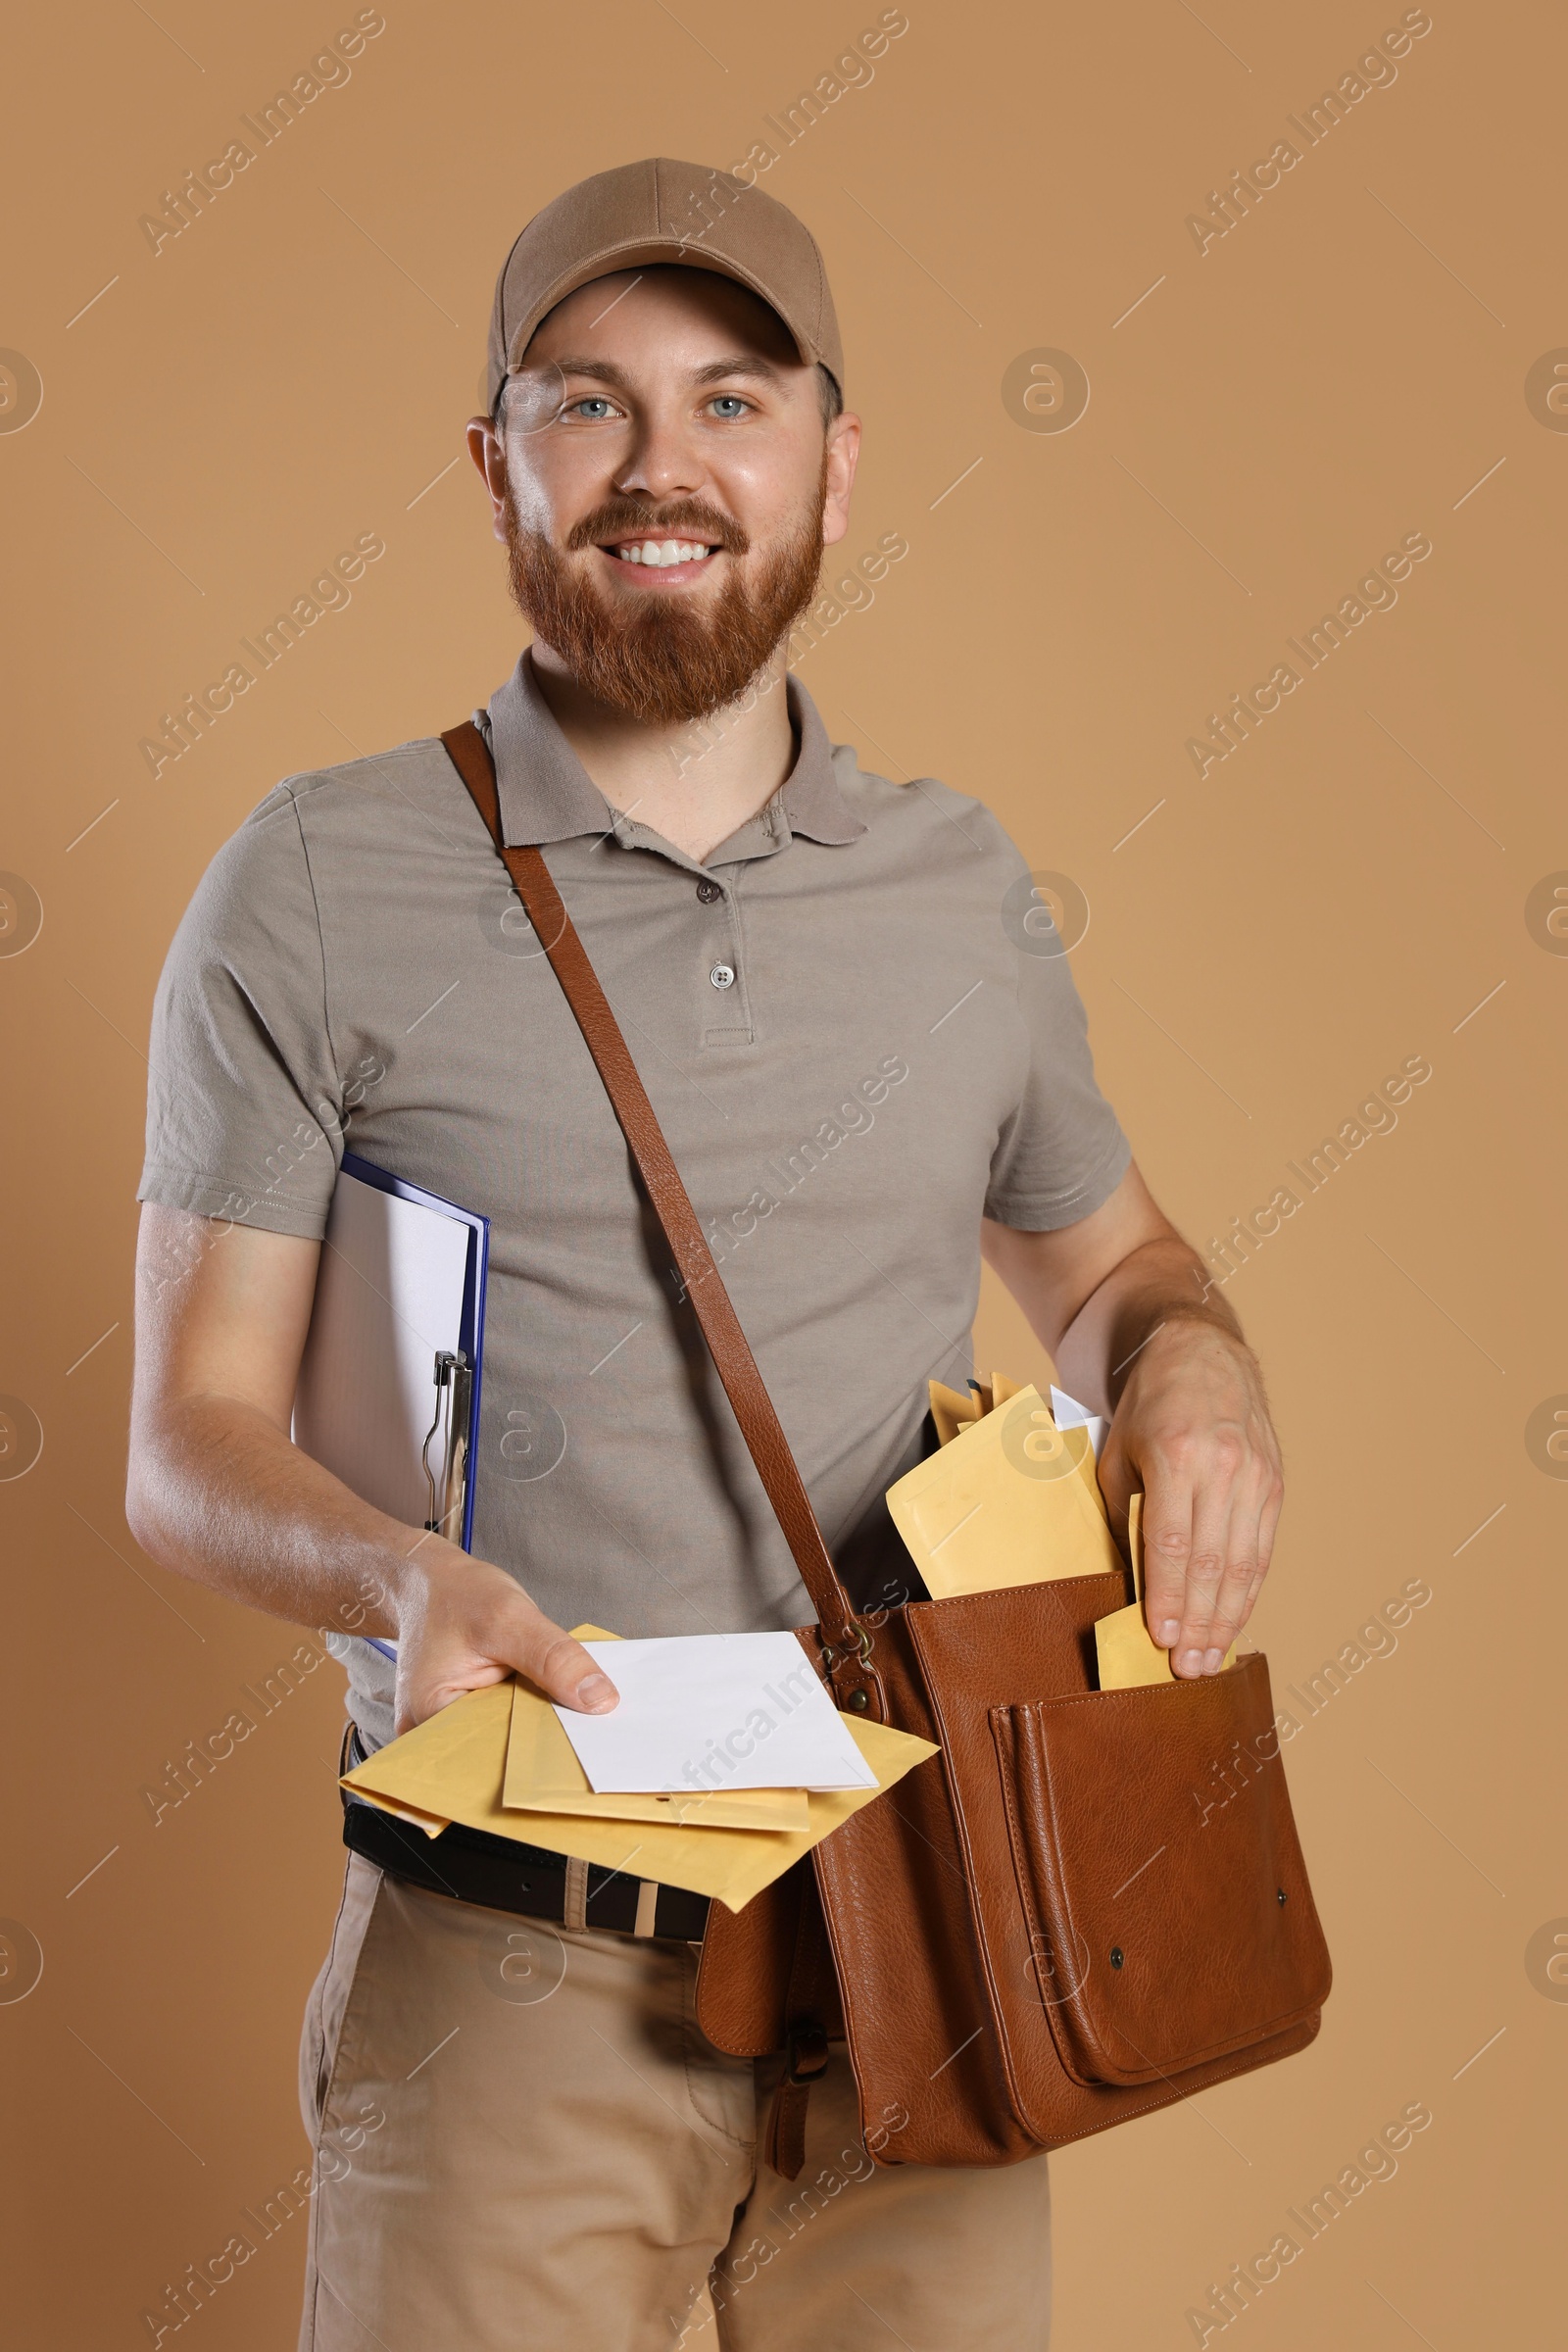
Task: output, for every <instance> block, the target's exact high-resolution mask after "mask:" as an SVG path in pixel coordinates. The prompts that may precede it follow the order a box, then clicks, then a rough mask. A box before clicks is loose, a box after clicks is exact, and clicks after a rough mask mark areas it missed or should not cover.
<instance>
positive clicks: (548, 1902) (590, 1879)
mask: <svg viewBox="0 0 1568 2352" xmlns="http://www.w3.org/2000/svg"><path fill="white" fill-rule="evenodd" d="M364 1761H365V1749H364V1748H363V1746H362V1745H361V1743H360V1740H359V1736H358V1734H357V1732H356V1731H355V1729H354V1726H353V1725H352V1724H351V1725H350V1727H349V1731H348V1736H347V1739H346V1740H345V1742H344V1748H343V1757H342V1760H341V1764H340V1769H341V1770H342V1771H344V1772H347V1771H349V1770H350V1769H351V1768H352V1767H353V1766H354V1765H356V1764H363V1763H364ZM339 1794H340V1795H341V1797H342V1799H343V1842H344V1844H345V1845H346V1846H348V1847H349V1849H350V1851H351V1852H353V1853H356V1854H363V1855H364V1857H365V1859H366V1861H367V1862H373V1863H375V1865H376V1866H377V1868H378V1869H380V1870H384V1871H388V1872H389V1873H390V1874H391V1876H392V1877H393V1878H395V1879H407V1880H408V1881H409V1883H410V1885H411V1886H415V1887H424V1888H425V1889H426V1891H427V1892H428V1893H431V1894H445V1895H451V1896H453V1897H454V1898H455V1899H456V1900H457V1901H459V1902H464V1903H482V1904H483V1905H484V1906H485V1908H486V1909H487V1910H490V1911H515V1912H518V1913H520V1914H521V1915H522V1916H523V1917H524V1918H526V1919H548V1920H552V1921H554V1922H555V1923H556V1924H557V1925H560V1926H564V1924H565V1921H566V1906H567V1899H568V1895H569V1894H571V1893H573V1892H574V1891H575V1892H576V1893H578V1894H579V1896H580V1899H581V1904H582V1925H583V1926H584V1927H588V1928H605V1929H609V1930H610V1931H611V1932H612V1933H613V1934H615V1935H619V1936H667V1937H668V1938H669V1939H670V1940H671V1941H675V1942H680V1943H700V1942H701V1941H702V1938H703V1936H704V1935H705V1934H706V1933H707V1929H708V1899H709V1898H708V1896H707V1895H706V1894H693V1893H692V1892H691V1891H690V1889H689V1888H687V1887H665V1886H662V1885H656V1884H655V1883H654V1882H652V1881H649V1880H642V1879H634V1878H629V1877H628V1876H627V1874H626V1872H625V1871H623V1870H605V1869H602V1868H601V1866H600V1865H599V1864H598V1863H597V1862H590V1863H589V1864H587V1866H586V1888H585V1889H584V1888H583V1886H582V1877H583V1866H581V1865H579V1864H570V1863H568V1862H567V1860H566V1858H565V1856H564V1854H552V1853H550V1852H548V1851H547V1850H546V1848H545V1847H543V1846H539V1845H519V1844H517V1843H516V1842H515V1840H514V1839H513V1838H492V1837H491V1836H490V1834H489V1832H488V1831H486V1830H470V1829H467V1828H466V1826H465V1825H464V1824H463V1823H462V1822H461V1821H454V1822H450V1823H449V1824H448V1825H447V1827H446V1828H445V1829H444V1830H443V1831H442V1832H441V1834H440V1836H439V1837H438V1838H427V1837H426V1836H425V1834H424V1832H423V1830H419V1829H415V1828H414V1827H413V1826H412V1825H411V1824H410V1823H408V1822H406V1821H399V1820H398V1818H397V1816H396V1814H393V1813H383V1812H381V1811H380V1809H379V1808H378V1807H377V1806H375V1805H367V1804H364V1803H362V1802H361V1801H360V1800H359V1799H358V1798H357V1797H355V1796H354V1795H353V1794H352V1793H351V1791H350V1790H348V1789H340V1790H339ZM568 1872H570V1873H572V1874H573V1876H574V1877H575V1878H576V1881H577V1887H576V1888H575V1889H573V1888H571V1887H568V1884H567V1876H568Z"/></svg>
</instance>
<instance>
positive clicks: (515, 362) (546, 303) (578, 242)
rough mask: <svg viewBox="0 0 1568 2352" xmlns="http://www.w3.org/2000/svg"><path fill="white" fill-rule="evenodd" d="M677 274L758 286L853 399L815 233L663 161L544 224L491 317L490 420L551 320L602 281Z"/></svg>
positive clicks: (576, 198)
mask: <svg viewBox="0 0 1568 2352" xmlns="http://www.w3.org/2000/svg"><path fill="white" fill-rule="evenodd" d="M669 262H673V263H683V264H685V265H686V266H687V267H688V268H691V269H694V270H716V271H717V273H718V275H719V276H720V277H733V278H735V279H737V280H738V282H739V283H740V284H741V285H743V286H749V287H750V288H751V290H752V292H753V293H754V294H756V295H759V296H760V298H761V300H762V301H763V302H765V303H766V304H768V306H769V308H770V309H772V310H774V311H776V312H777V313H778V315H779V317H780V318H781V319H783V321H784V324H785V325H786V326H787V327H788V328H789V330H790V333H791V335H792V336H793V337H794V339H795V346H796V349H797V350H798V351H799V353H800V355H801V360H802V364H803V365H804V366H806V367H810V366H812V365H813V364H814V363H818V362H819V363H820V364H821V366H822V367H824V368H827V369H828V370H829V371H830V372H831V374H832V376H833V378H834V380H835V382H836V383H837V385H838V387H839V392H840V395H841V396H842V394H843V391H844V351H843V347H842V345H841V343H840V341H839V322H838V318H837V315H836V313H835V312H834V309H833V297H832V295H831V293H830V292H829V291H828V283H827V272H826V270H824V269H823V267H822V256H821V254H820V252H819V251H818V249H817V243H816V239H815V238H814V237H813V236H812V234H811V232H810V230H809V228H808V227H807V226H806V225H805V223H804V222H803V221H798V220H797V219H796V217H795V215H794V214H793V213H792V212H791V211H790V209H789V207H788V206H787V205H783V204H780V203H778V202H777V200H776V199H775V198H774V197H772V196H764V195H763V193H762V191H761V189H760V188H759V187H756V186H753V185H749V184H748V183H747V182H746V181H745V180H742V179H737V178H736V177H735V176H734V174H733V173H732V172H715V171H713V170H712V169H711V167H709V166H708V165H706V164H681V163H674V162H672V161H671V159H670V158H669V157H668V156H666V155H654V156H646V157H645V158H644V159H643V160H642V162H641V163H636V164H619V165H617V166H616V167H615V169H614V170H613V172H595V173H594V174H593V176H592V178H590V179H580V180H578V182H577V184H576V186H575V187H571V188H567V189H566V191H565V192H564V195H561V196H557V197H556V198H555V199H554V200H553V202H551V203H550V204H547V205H546V206H545V208H544V211H543V212H542V213H535V215H534V217H533V219H532V220H531V221H529V223H528V225H527V227H526V228H525V229H524V230H523V232H522V234H521V236H519V237H518V239H517V241H516V243H515V245H514V246H513V248H512V251H511V252H510V253H509V254H508V256H507V258H506V261H505V263H504V265H503V267H502V270H501V275H500V276H499V277H498V278H497V280H496V298H495V305H494V308H493V309H492V311H491V314H490V347H489V361H488V369H487V374H486V384H487V387H488V394H489V402H490V414H491V415H492V416H494V415H495V406H496V399H497V396H498V395H499V393H500V390H501V387H502V384H503V383H504V382H505V380H506V378H507V376H508V374H509V373H510V372H511V370H512V369H513V368H516V367H518V366H519V365H520V364H521V361H522V355H523V352H524V351H525V350H526V348H527V344H528V338H529V336H530V335H531V334H532V333H533V330H534V328H535V327H536V326H537V325H538V324H539V321H540V319H543V317H544V316H545V313H546V312H547V311H551V310H553V309H554V308H555V306H556V304H557V303H558V302H564V300H565V297H566V296H567V295H568V294H572V293H575V291H576V289H577V288H578V287H579V286H585V285H586V284H587V283H588V281H589V279H590V278H595V277H604V276H606V275H608V273H609V272H610V271H611V270H637V269H641V268H644V267H646V266H648V265H649V264H652V263H669Z"/></svg>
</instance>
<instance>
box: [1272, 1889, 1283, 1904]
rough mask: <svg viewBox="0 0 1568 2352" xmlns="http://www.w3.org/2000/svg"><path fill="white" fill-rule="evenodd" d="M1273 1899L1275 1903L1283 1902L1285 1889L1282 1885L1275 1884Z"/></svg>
mask: <svg viewBox="0 0 1568 2352" xmlns="http://www.w3.org/2000/svg"><path fill="white" fill-rule="evenodd" d="M1274 1900H1275V1901H1276V1902H1277V1903H1283V1902H1284V1900H1285V1889H1284V1887H1275V1889H1274Z"/></svg>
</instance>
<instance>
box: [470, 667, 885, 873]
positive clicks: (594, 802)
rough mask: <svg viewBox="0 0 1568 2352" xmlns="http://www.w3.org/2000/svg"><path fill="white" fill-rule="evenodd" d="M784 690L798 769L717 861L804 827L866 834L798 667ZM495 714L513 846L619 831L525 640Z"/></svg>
mask: <svg viewBox="0 0 1568 2352" xmlns="http://www.w3.org/2000/svg"><path fill="white" fill-rule="evenodd" d="M785 695H786V698H787V700H788V705H789V712H790V717H791V719H792V720H793V722H794V725H795V729H796V732H797V734H798V736H799V740H800V750H799V753H798V754H797V756H796V760H795V765H794V766H793V767H792V768H791V770H790V772H789V775H788V776H787V777H786V778H785V780H784V783H783V784H782V786H781V787H780V789H779V790H778V791H777V792H776V793H775V794H774V795H773V798H772V799H771V800H770V801H769V802H768V803H767V805H766V807H765V808H763V809H760V810H759V811H758V813H757V815H756V816H754V817H751V818H750V819H749V820H748V821H747V822H746V823H745V824H743V825H741V826H739V827H737V829H736V831H735V833H733V834H732V835H731V836H730V841H729V842H726V843H721V844H720V845H719V848H718V849H717V850H716V851H714V853H713V857H712V859H711V860H710V862H713V861H722V859H723V855H724V852H725V851H726V850H728V849H729V848H730V845H731V843H733V845H734V847H735V849H737V850H739V851H740V852H741V854H742V855H743V856H753V857H755V856H757V855H759V854H760V852H761V851H763V850H765V849H768V848H779V849H782V848H783V847H784V846H785V845H786V843H787V842H788V841H789V840H790V838H791V836H792V835H794V834H796V833H804V834H806V835H807V836H808V837H809V839H810V840H812V841H821V842H828V843H832V844H840V843H844V842H850V841H855V840H858V837H859V836H860V835H861V834H862V833H863V832H864V831H865V827H864V825H863V824H861V823H860V821H859V819H858V817H857V816H855V815H854V814H852V812H851V810H850V808H849V805H848V803H847V802H846V801H845V798H844V795H843V793H842V792H841V791H840V790H839V783H838V778H837V776H836V775H835V774H834V772H833V747H832V745H831V744H830V743H829V741H828V738H827V729H826V728H825V727H824V726H823V724H822V721H821V719H820V717H819V716H818V714H817V709H816V705H815V704H814V703H813V702H812V700H811V698H810V696H809V694H808V693H807V691H806V688H805V687H804V686H803V685H802V684H801V682H800V680H799V678H797V677H796V676H795V674H794V672H793V671H787V672H786V673H785ZM475 715H477V713H476V714H475ZM488 715H489V719H490V751H491V757H492V759H493V760H495V765H496V787H497V792H498V795H499V798H500V803H501V830H502V838H503V840H504V841H505V843H506V845H507V847H508V848H509V849H514V848H518V847H520V846H522V845H523V844H525V843H527V844H534V845H536V846H538V845H543V844H544V843H546V842H551V841H570V840H574V839H575V838H577V837H578V836H579V835H581V834H584V833H595V834H603V833H608V832H610V831H611V830H612V828H613V825H614V822H615V819H614V815H613V810H612V809H611V807H610V804H609V802H608V801H607V800H606V799H605V796H604V794H603V793H602V792H601V791H600V789H599V787H598V785H597V784H595V783H594V781H593V779H592V777H591V776H590V775H589V773H588V771H587V769H586V768H585V767H584V766H583V764H582V761H581V760H579V759H578V757H577V755H576V753H575V752H574V751H573V750H572V748H571V746H570V744H569V743H568V742H567V741H566V738H565V736H564V734H563V733H562V731H561V727H560V724H559V722H558V720H557V718H556V715H555V713H554V711H552V710H551V708H550V705H549V704H548V703H547V702H546V701H545V698H544V695H543V694H542V693H541V691H540V687H539V681H538V679H537V678H536V677H535V675H534V668H533V661H532V657H531V653H530V649H529V648H527V647H526V646H525V647H524V648H523V651H522V653H521V655H520V656H519V657H518V661H517V666H516V668H515V670H514V671H513V673H512V675H511V677H510V678H508V680H507V682H506V684H505V685H504V686H501V687H498V688H497V690H496V692H495V693H494V694H493V695H492V696H491V697H490V704H489V713H488ZM780 820H782V821H780ZM633 829H634V830H635V829H636V828H633ZM754 842H755V846H754Z"/></svg>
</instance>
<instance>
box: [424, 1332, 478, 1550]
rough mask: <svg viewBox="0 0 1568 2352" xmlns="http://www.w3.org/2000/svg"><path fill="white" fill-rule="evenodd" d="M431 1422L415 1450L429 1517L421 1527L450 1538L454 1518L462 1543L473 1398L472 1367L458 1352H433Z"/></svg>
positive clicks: (464, 1356) (447, 1350)
mask: <svg viewBox="0 0 1568 2352" xmlns="http://www.w3.org/2000/svg"><path fill="white" fill-rule="evenodd" d="M432 1378H433V1379H434V1382H435V1391H436V1398H435V1418H434V1420H433V1421H432V1422H431V1424H430V1427H429V1429H428V1430H427V1432H426V1433H425V1440H424V1444H423V1445H422V1446H420V1448H419V1460H420V1462H421V1464H422V1465H423V1469H424V1481H425V1485H426V1486H427V1487H428V1489H429V1491H430V1516H429V1518H428V1519H426V1521H425V1523H424V1527H425V1533H426V1534H427V1535H448V1534H450V1530H451V1525H452V1521H453V1518H454V1515H455V1516H456V1520H457V1525H458V1530H459V1532H458V1535H457V1536H456V1537H455V1538H453V1539H452V1540H453V1541H454V1542H458V1543H461V1542H462V1528H463V1513H464V1503H465V1501H466V1496H467V1491H468V1408H469V1403H470V1400H471V1397H472V1394H473V1367H472V1365H471V1364H470V1363H469V1361H468V1359H467V1356H466V1354H465V1353H464V1351H463V1349H462V1348H438V1349H437V1350H436V1356H435V1368H434V1371H433V1374H432ZM438 1434H439V1435H440V1438H441V1494H440V1509H439V1511H438V1510H437V1508H436V1499H437V1497H436V1477H435V1472H434V1471H433V1470H432V1469H431V1467H430V1444H431V1440H432V1439H433V1438H435V1437H436V1436H437V1435H438Z"/></svg>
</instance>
